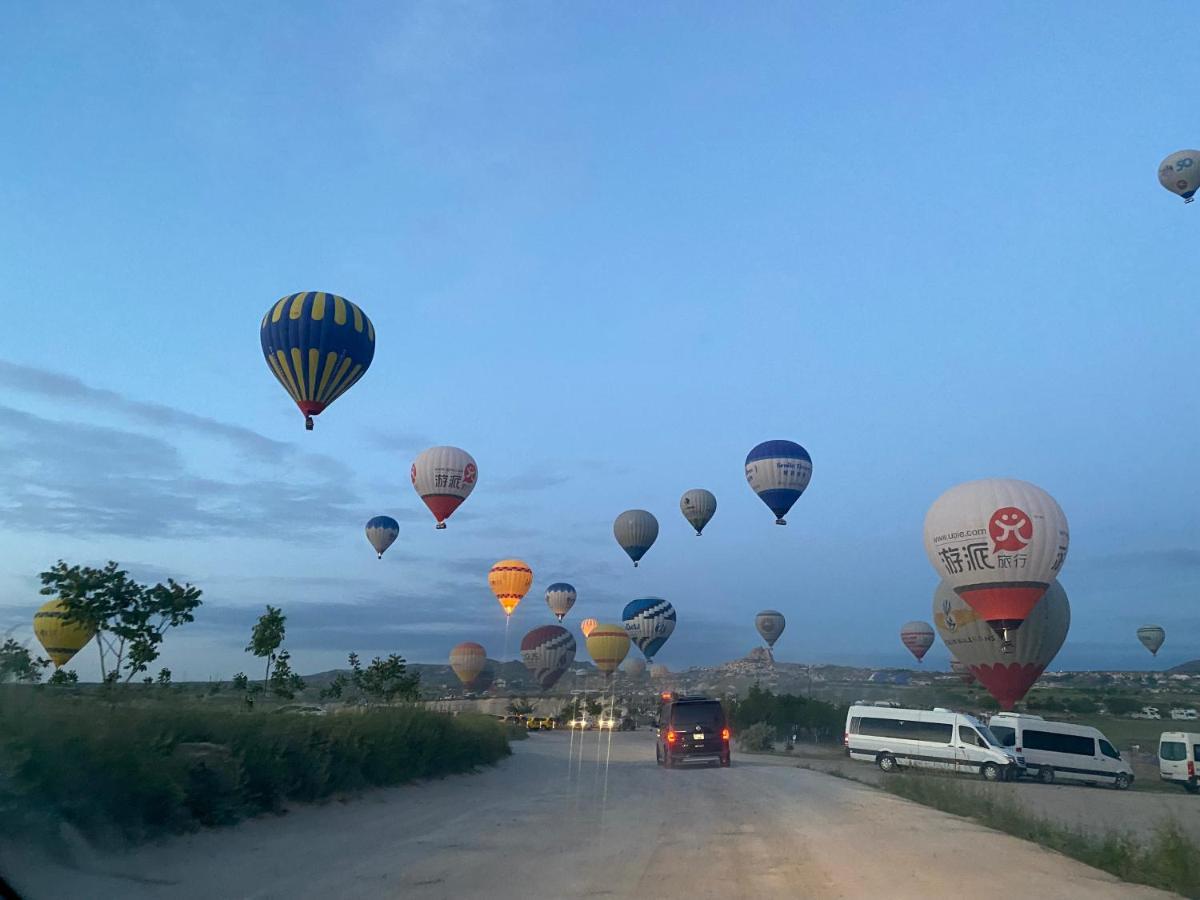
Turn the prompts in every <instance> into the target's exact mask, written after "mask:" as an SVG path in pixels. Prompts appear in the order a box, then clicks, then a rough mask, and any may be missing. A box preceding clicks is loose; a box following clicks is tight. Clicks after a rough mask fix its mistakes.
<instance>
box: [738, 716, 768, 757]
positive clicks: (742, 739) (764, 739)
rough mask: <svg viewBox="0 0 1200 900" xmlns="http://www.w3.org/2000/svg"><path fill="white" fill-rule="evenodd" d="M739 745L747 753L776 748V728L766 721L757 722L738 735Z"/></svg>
mask: <svg viewBox="0 0 1200 900" xmlns="http://www.w3.org/2000/svg"><path fill="white" fill-rule="evenodd" d="M737 745H738V749H739V750H741V751H743V752H745V753H762V752H764V751H766V750H774V749H775V729H774V728H772V727H771V726H770V725H768V724H767V723H766V722H756V723H755V724H754V725H751V726H750V727H749V728H747V729H746V730H745V731H743V732H742V733H741V734H739V735H738V736H737Z"/></svg>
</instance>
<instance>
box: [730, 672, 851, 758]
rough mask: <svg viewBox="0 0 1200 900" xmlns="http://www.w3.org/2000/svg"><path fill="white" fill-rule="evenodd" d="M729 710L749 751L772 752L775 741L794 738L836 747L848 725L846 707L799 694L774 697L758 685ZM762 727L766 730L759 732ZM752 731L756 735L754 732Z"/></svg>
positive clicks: (741, 739)
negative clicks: (792, 736) (834, 744)
mask: <svg viewBox="0 0 1200 900" xmlns="http://www.w3.org/2000/svg"><path fill="white" fill-rule="evenodd" d="M726 707H727V709H726V712H727V713H728V715H729V721H730V722H731V723H732V724H733V727H734V734H735V737H737V738H738V740H739V744H740V745H741V746H743V747H744V748H745V749H761V750H770V749H771V748H772V746H773V742H774V741H775V740H787V738H788V737H789V736H791V735H792V734H795V735H797V737H798V738H799V739H800V740H803V741H809V742H811V743H815V744H820V743H833V742H835V741H840V740H841V739H842V729H843V727H844V726H845V722H846V707H844V706H835V705H834V704H832V703H826V702H825V701H823V700H813V699H810V698H808V697H799V696H797V695H795V694H774V693H772V692H771V691H770V690H769V689H767V688H763V687H760V686H759V685H757V684H753V685H751V686H750V690H749V691H748V692H747V693H746V696H745V697H744V698H742V699H736V698H735V699H733V700H729V701H728V702H727V704H726ZM759 725H761V726H763V727H762V728H756V726H759ZM752 728H755V731H754V732H750V729H752ZM747 741H749V743H747ZM750 744H754V745H755V746H753V747H751V746H750Z"/></svg>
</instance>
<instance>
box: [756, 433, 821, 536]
mask: <svg viewBox="0 0 1200 900" xmlns="http://www.w3.org/2000/svg"><path fill="white" fill-rule="evenodd" d="M811 479H812V457H811V456H809V455H808V451H807V450H805V449H804V448H803V447H801V446H800V445H799V444H797V443H796V442H795V441H763V442H762V443H761V444H759V445H758V446H757V447H755V448H754V449H753V450H751V451H750V452H749V453H748V454H747V455H746V481H747V482H748V483H749V485H750V489H751V490H752V491H754V493H756V494H758V498H759V499H760V500H762V502H763V503H765V504H767V507H768V508H769V509H770V510H771V512H773V513H775V524H776V525H786V524H787V521H786V520H785V519H784V518H783V517H784V516H785V515H787V513H788V510H790V509H791V508H792V504H794V503H795V502H796V501H797V500H799V499H800V495H801V494H803V493H804V489H805V488H807V487H808V482H809V481H810V480H811Z"/></svg>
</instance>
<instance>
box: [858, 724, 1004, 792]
mask: <svg viewBox="0 0 1200 900" xmlns="http://www.w3.org/2000/svg"><path fill="white" fill-rule="evenodd" d="M844 740H845V744H846V755H848V756H849V757H850V758H851V759H858V760H864V761H867V762H873V763H875V764H876V765H878V766H879V768H880V769H882V770H883V771H884V772H892V771H895V770H896V768H897V767H898V766H921V767H926V768H931V769H941V770H943V771H947V772H960V773H966V772H969V773H971V774H972V775H982V776H983V777H984V778H985V779H987V780H988V781H1001V780H1008V779H1011V778H1014V777H1016V776H1017V775H1018V774H1019V773H1020V769H1021V766H1022V765H1023V763H1022V762H1021V760H1020V759H1019V758H1018V757H1017V755H1016V754H1015V753H1012V752H1011V751H1009V750H1005V749H1004V748H1003V747H1002V746H1000V742H999V741H997V740H996V738H995V736H993V734H992V733H991V732H990V731H988V727H987V726H986V725H984V724H983V723H982V722H980V721H979V720H978V719H976V718H975V717H974V716H968V715H965V714H964V713H956V712H951V711H950V710H948V709H933V710H929V709H884V708H882V707H878V706H858V705H855V706H852V707H850V711H849V712H848V713H847V714H846V733H845V738H844Z"/></svg>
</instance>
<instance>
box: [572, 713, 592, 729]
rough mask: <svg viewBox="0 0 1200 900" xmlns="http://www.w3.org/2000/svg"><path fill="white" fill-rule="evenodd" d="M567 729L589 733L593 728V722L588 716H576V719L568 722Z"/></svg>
mask: <svg viewBox="0 0 1200 900" xmlns="http://www.w3.org/2000/svg"><path fill="white" fill-rule="evenodd" d="M567 727H568V728H575V729H578V730H579V731H587V730H588V729H589V728H591V727H592V720H591V719H589V718H588V717H587V716H576V717H575V718H574V719H571V721H569V722H567Z"/></svg>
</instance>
